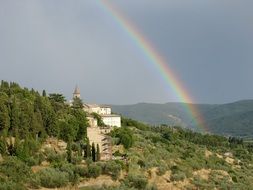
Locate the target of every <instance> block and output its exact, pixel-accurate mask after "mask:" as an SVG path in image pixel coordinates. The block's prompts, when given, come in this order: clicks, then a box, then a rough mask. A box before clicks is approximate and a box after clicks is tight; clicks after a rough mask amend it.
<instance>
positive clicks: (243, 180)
mask: <svg viewBox="0 0 253 190" xmlns="http://www.w3.org/2000/svg"><path fill="white" fill-rule="evenodd" d="M80 102H81V100H80V99H79V100H78V101H75V99H74V100H73V105H72V106H69V105H68V104H66V103H65V98H64V96H63V95H61V94H49V95H47V94H46V92H45V91H43V92H42V94H40V93H39V92H37V91H35V90H34V89H31V90H29V89H27V88H22V87H20V86H19V85H18V84H16V83H8V82H5V81H2V82H1V84H0V190H12V189H15V190H32V189H38V190H45V189H52V188H57V189H62V190H63V189H70V190H71V189H80V190H128V189H132V190H139V189H141V190H156V189H158V190H167V189H176V190H177V189H245V190H247V189H249V190H250V189H252V188H253V183H252V182H253V175H252V174H253V165H252V162H253V144H252V143H250V142H244V141H243V140H241V139H237V138H229V139H228V138H225V137H222V136H217V135H211V134H201V133H196V132H193V131H191V130H187V129H183V128H180V127H167V126H160V127H151V126H149V125H147V124H143V123H141V122H138V121H135V120H132V119H126V118H122V127H120V128H117V127H116V128H114V129H112V131H111V132H110V133H108V134H107V136H108V139H110V142H111V145H112V147H111V148H112V154H113V159H112V160H109V161H101V159H100V158H101V157H100V156H101V155H100V153H101V151H100V150H99V147H95V144H94V143H92V144H91V143H90V142H91V141H90V139H88V138H87V128H88V127H89V126H88V123H87V113H86V112H84V111H83V109H81V108H82V107H81V106H80ZM207 107H208V106H203V109H205V110H206V108H207ZM213 108H214V107H213ZM180 109H183V108H182V107H181V108H180ZM180 109H179V108H178V110H180ZM178 110H177V111H178ZM236 114H237V113H236ZM226 117H227V116H226ZM245 117H250V115H247V116H245ZM100 127H101V128H103V127H105V126H104V125H103V124H101V126H100ZM89 129H90V128H89ZM91 130H92V129H91ZM91 140H92V139H91Z"/></svg>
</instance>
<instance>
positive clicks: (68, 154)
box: [67, 141, 72, 162]
mask: <svg viewBox="0 0 253 190" xmlns="http://www.w3.org/2000/svg"><path fill="white" fill-rule="evenodd" d="M67 160H68V162H71V161H72V151H71V142H70V141H68V144H67Z"/></svg>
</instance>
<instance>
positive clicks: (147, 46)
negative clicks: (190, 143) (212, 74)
mask: <svg viewBox="0 0 253 190" xmlns="http://www.w3.org/2000/svg"><path fill="white" fill-rule="evenodd" d="M95 2H96V3H97V5H98V6H99V7H101V9H103V10H104V11H105V12H106V13H108V14H109V15H111V17H112V18H113V19H114V21H115V22H116V23H117V24H118V25H119V27H121V28H122V29H123V30H124V31H125V32H126V33H127V34H128V36H129V37H130V38H131V39H132V41H133V42H134V43H135V44H136V46H137V47H138V48H140V49H141V50H142V52H143V54H144V55H145V56H146V58H147V59H148V60H149V61H148V62H149V64H152V66H153V67H154V68H155V69H156V70H157V72H158V73H159V74H160V75H161V76H162V79H163V80H164V81H165V82H166V83H167V84H168V85H169V87H170V88H172V89H173V91H174V93H175V95H176V96H177V98H178V100H179V101H180V102H184V103H187V104H184V105H185V108H186V110H187V112H188V114H189V116H190V117H191V118H192V119H193V122H194V124H195V125H196V126H197V127H198V129H199V130H200V131H202V132H208V128H207V127H206V125H205V122H204V119H203V117H202V116H201V113H200V112H199V110H198V108H197V107H196V106H195V105H194V103H193V102H194V101H193V98H192V97H191V96H190V93H188V90H187V89H186V88H185V87H184V85H183V83H182V82H181V81H180V79H179V78H178V77H177V76H178V75H176V73H175V72H174V71H173V70H172V69H171V68H170V67H169V65H168V64H167V63H166V61H165V60H164V59H163V57H162V56H161V55H159V53H158V51H157V50H156V49H154V47H153V46H152V44H151V43H150V42H149V41H148V40H147V39H146V38H145V37H144V35H143V34H141V33H140V32H139V31H138V30H137V28H136V27H135V26H134V25H133V23H131V22H130V21H129V20H128V19H126V17H125V16H124V15H123V14H122V13H121V12H120V11H119V9H117V8H116V7H115V6H114V5H113V4H112V3H110V1H109V0H96V1H95Z"/></svg>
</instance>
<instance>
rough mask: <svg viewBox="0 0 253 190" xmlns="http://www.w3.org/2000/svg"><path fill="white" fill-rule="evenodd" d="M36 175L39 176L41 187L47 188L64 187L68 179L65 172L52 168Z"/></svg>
mask: <svg viewBox="0 0 253 190" xmlns="http://www.w3.org/2000/svg"><path fill="white" fill-rule="evenodd" d="M37 175H38V176H39V179H40V184H41V186H43V187H47V188H56V187H63V186H66V185H67V183H68V178H69V176H68V173H67V172H61V171H59V170H58V169H54V168H46V169H43V170H40V171H39V172H38V173H37Z"/></svg>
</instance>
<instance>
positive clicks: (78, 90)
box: [73, 86, 80, 94]
mask: <svg viewBox="0 0 253 190" xmlns="http://www.w3.org/2000/svg"><path fill="white" fill-rule="evenodd" d="M73 94H80V89H79V88H78V86H76V88H75V91H74V93H73Z"/></svg>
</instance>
